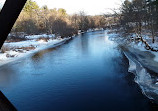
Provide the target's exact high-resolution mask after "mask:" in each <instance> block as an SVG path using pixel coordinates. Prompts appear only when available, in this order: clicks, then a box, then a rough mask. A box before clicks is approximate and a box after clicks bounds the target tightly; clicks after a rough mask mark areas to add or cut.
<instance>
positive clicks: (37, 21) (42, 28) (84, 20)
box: [12, 0, 105, 37]
mask: <svg viewBox="0 0 158 111" xmlns="http://www.w3.org/2000/svg"><path fill="white" fill-rule="evenodd" d="M104 27H105V16H104V15H96V16H90V15H86V13H85V12H84V11H81V12H79V13H77V14H73V15H68V14H67V13H66V10H65V9H62V8H60V9H56V8H55V9H49V8H48V7H47V6H46V5H45V6H43V7H39V6H38V4H37V3H36V2H34V1H32V0H28V1H27V3H26V4H25V7H24V9H23V10H22V12H21V14H20V16H19V18H18V19H17V21H16V23H15V25H14V27H13V29H12V33H18V32H24V33H26V34H39V33H47V34H56V35H60V36H61V37H67V36H72V35H74V34H77V33H78V30H80V31H82V32H84V31H87V30H88V29H94V28H104Z"/></svg>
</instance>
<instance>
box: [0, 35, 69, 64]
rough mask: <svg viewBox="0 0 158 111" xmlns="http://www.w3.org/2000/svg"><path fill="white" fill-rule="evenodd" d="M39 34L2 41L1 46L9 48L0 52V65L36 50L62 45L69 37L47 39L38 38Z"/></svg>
mask: <svg viewBox="0 0 158 111" xmlns="http://www.w3.org/2000/svg"><path fill="white" fill-rule="evenodd" d="M39 37H40V35H39V36H30V37H29V38H30V40H29V39H28V40H26V41H20V42H10V43H4V45H3V47H7V48H8V49H9V50H7V51H5V52H4V53H0V66H1V65H4V64H7V63H9V62H12V61H15V60H17V59H19V58H22V57H25V56H27V55H30V54H33V53H35V52H37V51H40V50H43V49H46V48H49V47H56V46H59V45H62V44H63V43H65V42H66V41H68V40H70V39H71V38H64V39H61V38H60V39H48V40H47V41H44V40H42V39H41V40H38V41H37V39H39Z"/></svg>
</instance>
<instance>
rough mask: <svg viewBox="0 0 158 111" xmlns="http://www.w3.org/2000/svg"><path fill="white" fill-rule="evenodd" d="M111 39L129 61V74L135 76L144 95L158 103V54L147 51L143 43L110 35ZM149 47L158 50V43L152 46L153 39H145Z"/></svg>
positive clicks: (114, 34) (113, 34) (117, 35)
mask: <svg viewBox="0 0 158 111" xmlns="http://www.w3.org/2000/svg"><path fill="white" fill-rule="evenodd" d="M109 39H111V40H113V41H116V42H117V43H118V45H119V46H120V48H121V49H122V51H123V53H124V55H125V56H126V57H127V59H128V60H129V69H128V70H129V72H131V73H133V74H135V79H134V81H135V82H136V83H137V84H138V85H139V86H140V88H141V89H142V92H143V94H144V95H146V96H147V97H148V98H149V99H152V100H155V101H156V103H158V52H155V51H151V50H147V49H146V47H145V44H144V43H142V42H141V41H139V40H138V41H135V40H134V39H135V38H134V37H132V39H128V38H124V37H121V35H119V34H116V33H110V34H109ZM143 39H145V40H146V41H147V42H148V43H149V45H150V46H151V47H152V48H154V49H157V47H158V42H157V40H156V42H155V43H154V44H152V42H151V38H149V37H147V36H146V37H145V36H144V37H143Z"/></svg>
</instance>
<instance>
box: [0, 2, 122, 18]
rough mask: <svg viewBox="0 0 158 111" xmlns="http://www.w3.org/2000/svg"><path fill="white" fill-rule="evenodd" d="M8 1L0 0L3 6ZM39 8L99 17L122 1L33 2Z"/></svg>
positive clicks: (117, 6)
mask: <svg viewBox="0 0 158 111" xmlns="http://www.w3.org/2000/svg"><path fill="white" fill-rule="evenodd" d="M5 1H6V0H0V3H1V4H3V3H4V2H5ZM33 1H36V2H37V4H38V5H39V6H44V5H47V6H48V7H49V8H50V9H53V8H64V9H66V11H67V13H68V14H73V13H77V12H79V11H85V12H86V13H87V14H89V15H99V14H103V13H108V12H111V9H114V8H115V9H117V8H119V6H120V4H121V3H122V2H121V1H122V0H33Z"/></svg>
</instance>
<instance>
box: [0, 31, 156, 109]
mask: <svg viewBox="0 0 158 111" xmlns="http://www.w3.org/2000/svg"><path fill="white" fill-rule="evenodd" d="M128 67H129V63H128V59H127V58H126V57H125V56H124V55H123V53H122V52H121V50H120V49H119V48H118V47H117V44H116V43H114V42H112V41H109V40H108V34H107V33H106V31H97V32H89V33H85V34H82V35H79V36H77V37H75V38H74V39H73V40H71V41H69V42H68V43H66V44H64V45H62V46H59V47H56V48H50V49H46V50H42V51H39V52H38V53H35V54H34V55H30V56H29V57H26V58H22V59H20V60H18V61H16V62H12V63H10V64H7V65H4V66H1V67H0V89H1V90H2V92H3V93H4V94H5V95H6V96H7V97H8V99H9V100H10V101H11V102H12V103H13V104H14V106H15V107H16V108H17V109H18V110H19V111H154V110H155V107H157V106H156V105H154V104H152V103H151V101H150V100H149V99H148V98H147V97H145V96H144V95H143V94H142V92H141V89H140V88H139V86H138V85H137V84H136V83H135V82H134V75H133V74H132V73H129V72H128Z"/></svg>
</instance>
